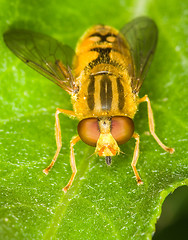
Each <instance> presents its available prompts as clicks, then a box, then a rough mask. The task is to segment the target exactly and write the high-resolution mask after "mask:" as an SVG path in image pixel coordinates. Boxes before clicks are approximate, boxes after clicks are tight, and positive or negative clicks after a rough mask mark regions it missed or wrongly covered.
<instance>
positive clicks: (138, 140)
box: [131, 133, 143, 185]
mask: <svg viewBox="0 0 188 240" xmlns="http://www.w3.org/2000/svg"><path fill="white" fill-rule="evenodd" d="M133 138H134V139H135V140H136V145H135V149H134V155H133V160H132V163H131V166H132V168H133V171H134V175H135V176H136V181H137V184H138V185H140V184H143V182H142V180H141V178H140V176H139V174H138V172H137V169H136V163H137V161H138V157H139V144H140V136H139V135H138V134H137V133H134V134H133Z"/></svg>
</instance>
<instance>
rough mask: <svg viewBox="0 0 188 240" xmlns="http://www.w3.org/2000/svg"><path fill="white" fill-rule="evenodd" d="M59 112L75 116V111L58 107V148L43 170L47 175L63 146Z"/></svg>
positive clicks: (56, 128)
mask: <svg viewBox="0 0 188 240" xmlns="http://www.w3.org/2000/svg"><path fill="white" fill-rule="evenodd" d="M59 113H64V114H66V115H69V116H73V117H75V113H74V112H73V111H69V110H64V109H60V108H57V110H56V113H55V136H56V145H57V150H56V153H55V155H54V157H53V159H52V161H51V163H50V165H49V166H48V167H47V168H45V169H44V170H43V172H44V173H45V174H46V175H47V174H48V172H49V171H50V169H51V168H52V167H53V165H54V163H55V162H56V160H57V157H58V155H59V152H60V150H61V146H62V143H61V128H60V122H59V117H58V115H59Z"/></svg>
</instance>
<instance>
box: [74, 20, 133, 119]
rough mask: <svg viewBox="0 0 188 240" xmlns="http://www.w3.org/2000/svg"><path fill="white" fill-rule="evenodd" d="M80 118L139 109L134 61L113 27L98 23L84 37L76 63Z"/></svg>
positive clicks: (76, 106) (79, 46)
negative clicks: (134, 83)
mask: <svg viewBox="0 0 188 240" xmlns="http://www.w3.org/2000/svg"><path fill="white" fill-rule="evenodd" d="M73 69H74V75H75V79H76V80H75V83H76V85H77V86H78V88H79V90H78V93H77V94H75V95H74V96H73V106H74V110H75V113H76V115H77V117H78V118H79V119H83V118H88V117H100V116H116V115H123V116H124V115H127V116H129V117H131V118H133V117H134V114H135V112H136V109H137V104H136V99H135V95H134V94H133V93H132V88H131V75H132V72H133V69H132V60H131V56H130V52H129V49H128V47H127V45H126V42H125V40H124V39H123V38H122V37H121V36H120V34H119V32H118V31H117V30H115V29H113V28H111V27H108V26H102V25H97V26H95V27H93V28H91V29H90V30H89V31H88V32H86V34H85V35H84V36H83V37H82V39H81V41H80V43H79V44H78V46H77V49H76V57H75V59H74V64H73Z"/></svg>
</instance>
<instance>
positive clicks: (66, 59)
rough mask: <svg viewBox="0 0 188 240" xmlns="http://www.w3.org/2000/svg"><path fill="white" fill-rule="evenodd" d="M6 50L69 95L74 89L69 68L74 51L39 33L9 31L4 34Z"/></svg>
mask: <svg viewBox="0 0 188 240" xmlns="http://www.w3.org/2000/svg"><path fill="white" fill-rule="evenodd" d="M4 41H5V43H6V45H7V46H8V48H9V49H10V50H11V51H12V52H13V53H14V54H15V55H16V56H17V57H19V58H20V59H21V60H22V61H23V62H25V63H26V64H27V65H28V66H30V67H31V68H33V69H35V70H36V71H38V72H39V73H41V74H42V75H44V76H45V77H47V78H48V79H50V80H51V81H52V82H54V83H56V84H57V85H59V86H60V87H61V88H63V89H64V90H66V91H67V92H68V93H69V94H71V93H72V92H73V91H74V90H75V89H74V88H75V86H74V78H73V76H72V73H71V69H70V66H71V65H72V58H73V56H74V51H73V50H72V49H71V48H70V47H69V46H67V45H63V44H61V43H59V42H58V41H57V40H55V39H53V38H51V37H49V36H47V35H44V34H40V33H35V32H32V31H28V30H10V31H8V32H6V33H5V34H4Z"/></svg>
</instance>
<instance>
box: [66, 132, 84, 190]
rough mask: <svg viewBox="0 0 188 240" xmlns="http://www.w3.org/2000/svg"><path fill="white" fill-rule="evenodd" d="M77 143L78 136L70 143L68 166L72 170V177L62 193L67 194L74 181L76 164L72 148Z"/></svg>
mask: <svg viewBox="0 0 188 240" xmlns="http://www.w3.org/2000/svg"><path fill="white" fill-rule="evenodd" d="M78 141H80V137H79V136H76V137H73V139H72V140H71V141H70V165H71V169H72V175H71V178H70V180H69V182H68V184H67V185H66V186H65V187H64V188H63V191H64V192H65V193H66V192H67V190H68V189H69V188H70V186H71V185H72V183H73V181H74V177H75V175H76V172H77V169H76V163H75V156H74V148H73V147H74V145H75V144H76V143H77V142H78Z"/></svg>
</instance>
